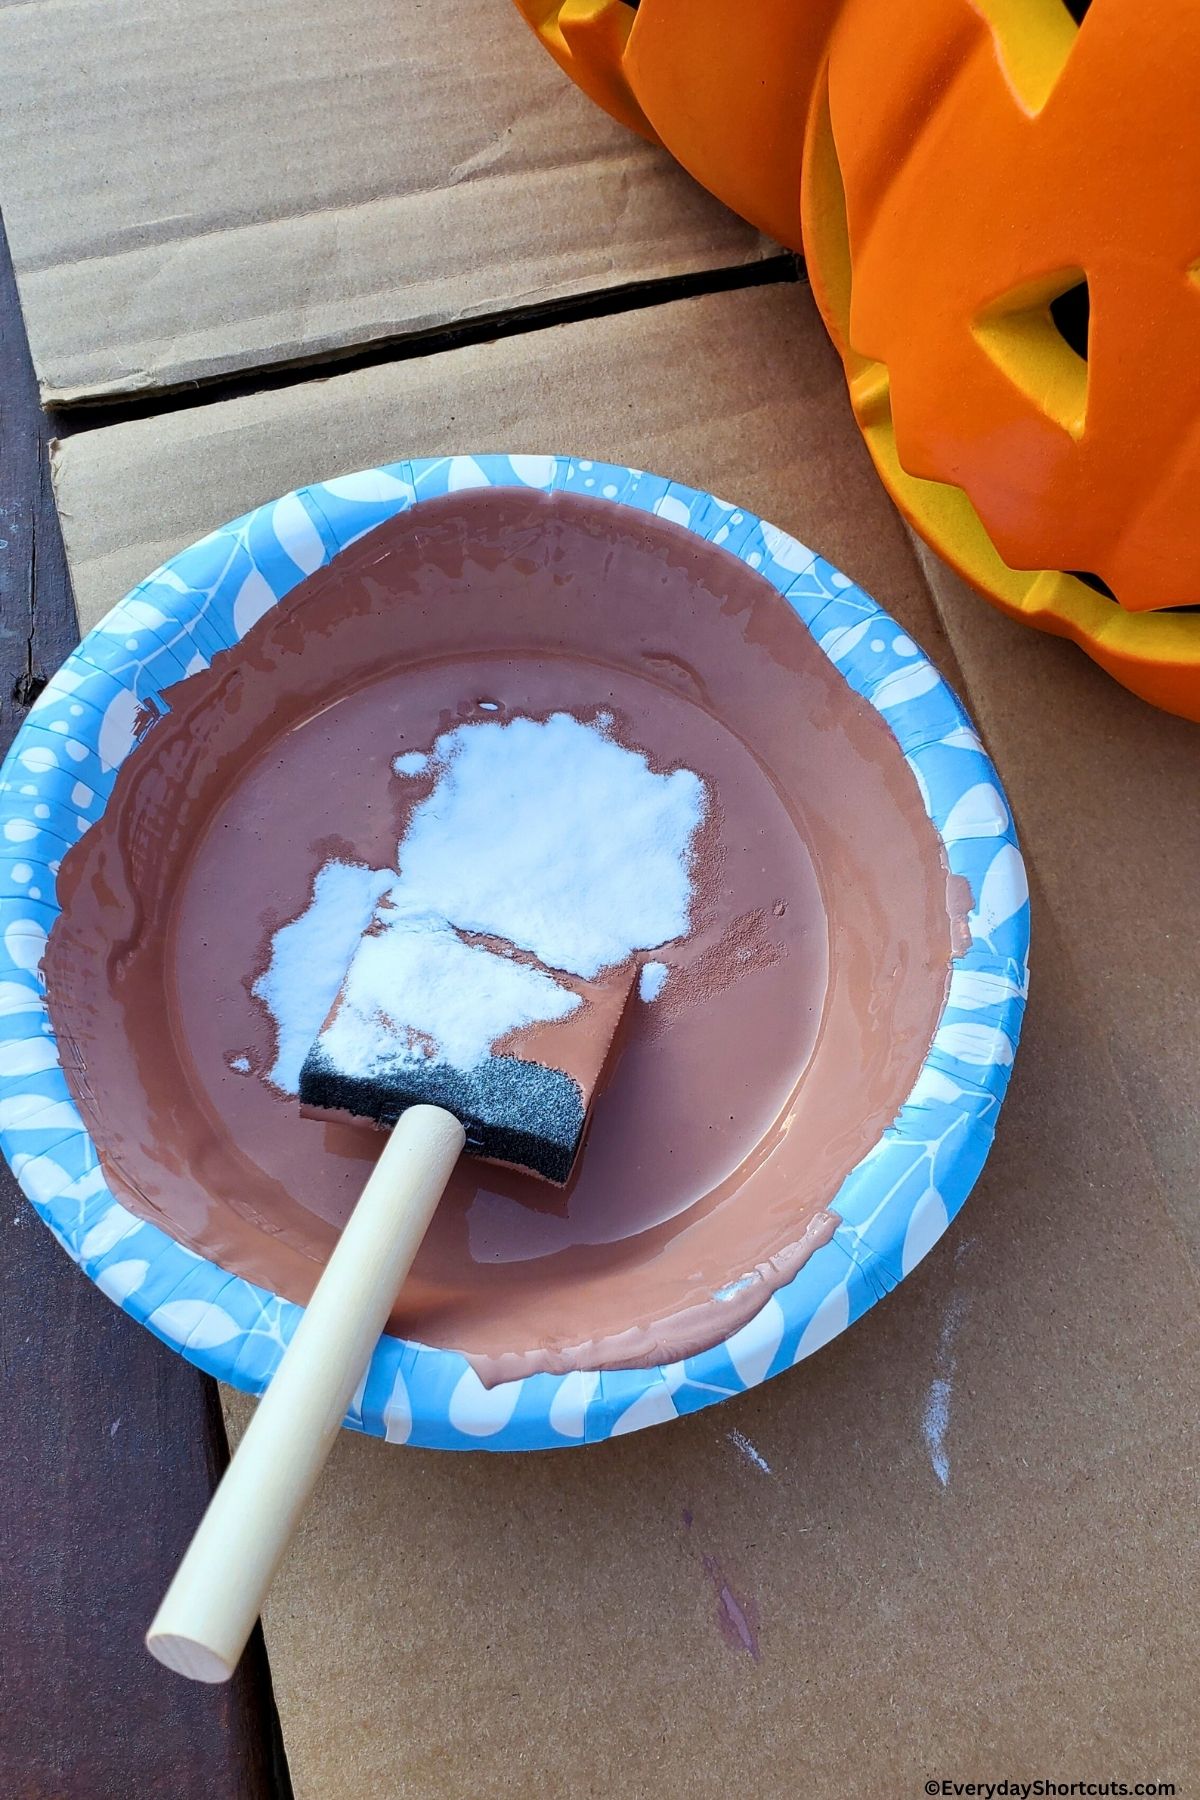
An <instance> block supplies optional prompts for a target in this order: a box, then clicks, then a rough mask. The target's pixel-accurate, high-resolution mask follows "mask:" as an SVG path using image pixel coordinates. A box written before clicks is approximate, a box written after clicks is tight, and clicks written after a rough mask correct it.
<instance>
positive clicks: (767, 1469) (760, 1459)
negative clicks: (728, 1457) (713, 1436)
mask: <svg viewBox="0 0 1200 1800" xmlns="http://www.w3.org/2000/svg"><path fill="white" fill-rule="evenodd" d="M729 1441H730V1443H731V1444H732V1445H733V1447H734V1449H735V1450H737V1451H738V1453H739V1454H740V1455H742V1456H744V1457H745V1459H746V1461H747V1462H748V1463H750V1464H751V1466H752V1467H753V1468H755V1469H758V1470H759V1472H760V1473H761V1474H763V1475H769V1474H770V1473H771V1465H770V1463H769V1462H768V1461H767V1459H766V1457H765V1456H764V1455H763V1453H762V1451H761V1450H757V1449H755V1447H754V1445H753V1444H752V1443H751V1442H750V1439H749V1438H748V1437H747V1436H746V1434H745V1432H744V1431H738V1430H737V1429H736V1428H735V1429H734V1430H733V1431H731V1432H730V1433H729Z"/></svg>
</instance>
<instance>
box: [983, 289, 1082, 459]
mask: <svg viewBox="0 0 1200 1800" xmlns="http://www.w3.org/2000/svg"><path fill="white" fill-rule="evenodd" d="M1091 310H1092V309H1091V295H1090V293H1089V290H1088V283H1087V276H1086V275H1085V274H1084V273H1083V271H1082V270H1081V269H1070V270H1067V271H1065V272H1062V273H1059V274H1055V275H1050V276H1046V277H1044V278H1043V279H1042V280H1040V281H1035V282H1029V283H1026V284H1024V285H1023V286H1021V287H1020V288H1018V289H1017V290H1016V291H1015V292H1013V293H1010V294H1006V295H1005V296H1004V297H1003V298H1002V299H1000V300H997V301H995V302H993V304H992V305H991V306H988V307H986V308H985V309H984V311H983V312H981V313H980V315H979V317H978V318H977V319H976V320H975V323H974V326H973V331H974V335H975V338H976V340H977V341H978V343H979V344H980V346H981V347H982V348H983V349H984V350H985V351H986V352H987V354H988V356H990V357H991V359H992V361H993V362H994V363H995V364H996V366H997V368H1000V369H1002V370H1003V371H1004V373H1005V375H1007V377H1008V379H1009V380H1010V381H1011V382H1012V383H1013V385H1014V386H1015V387H1018V388H1020V390H1021V392H1022V393H1023V394H1024V395H1025V396H1026V398H1027V399H1029V400H1031V401H1032V402H1033V404H1034V405H1035V406H1037V407H1039V408H1040V409H1041V411H1042V412H1044V413H1046V414H1047V415H1048V417H1050V418H1052V419H1053V420H1054V421H1055V423H1056V424H1058V425H1061V426H1062V428H1063V430H1064V431H1069V432H1070V434H1071V436H1072V437H1076V438H1077V437H1080V436H1082V434H1083V428H1084V422H1085V419H1086V416H1087V387H1088V368H1087V354H1088V338H1089V334H1090V327H1091Z"/></svg>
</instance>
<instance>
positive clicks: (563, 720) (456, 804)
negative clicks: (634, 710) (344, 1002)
mask: <svg viewBox="0 0 1200 1800" xmlns="http://www.w3.org/2000/svg"><path fill="white" fill-rule="evenodd" d="M434 759H435V762H436V764H437V765H438V767H439V770H440V772H439V775H438V780H437V785H436V786H435V788H434V791H433V793H432V794H431V795H430V796H429V798H428V799H427V800H424V801H423V802H422V803H421V804H420V805H419V806H418V807H417V808H416V809H415V811H414V812H413V815H412V818H411V820H410V822H409V827H408V831H407V833H406V834H405V837H404V840H403V842H402V843H401V845H400V852H399V854H400V884H401V887H402V889H403V891H404V893H405V895H406V896H407V898H408V901H409V903H410V904H411V905H412V906H414V907H418V908H423V909H425V910H427V911H429V912H432V913H437V914H438V915H439V916H440V917H442V918H444V919H448V920H449V921H450V923H451V924H453V925H456V926H458V927H459V928H460V929H461V930H464V931H473V932H480V933H482V934H484V935H486V936H489V937H498V938H503V939H505V940H507V942H509V943H510V944H516V945H518V946H519V947H520V948H521V949H523V950H531V951H532V952H533V953H534V955H535V956H537V957H538V958H539V960H540V961H541V962H543V963H545V964H546V965H547V966H548V967H550V968H552V969H564V970H566V971H568V972H569V973H570V974H573V975H582V976H587V977H591V976H594V975H598V974H599V972H600V970H601V969H605V968H609V967H611V966H612V965H613V964H616V963H622V962H625V961H626V960H627V958H628V957H630V956H631V955H632V954H633V953H634V952H635V951H637V950H653V949H655V948H656V947H657V946H658V945H660V944H665V943H669V942H671V941H672V940H673V939H675V938H680V937H683V936H685V935H686V933H687V930H688V926H689V922H690V920H689V908H690V904H691V898H692V877H691V870H690V868H689V852H690V848H691V842H692V837H693V835H694V833H695V831H696V829H697V827H698V826H699V824H700V822H701V820H702V819H703V817H704V807H705V791H704V784H703V782H702V781H701V780H700V778H699V776H697V775H694V774H693V773H692V771H691V770H690V769H675V770H673V771H672V772H671V773H670V774H669V775H656V774H655V773H654V772H653V770H652V769H651V768H650V765H649V763H648V762H647V761H646V758H645V757H644V756H642V755H640V754H639V753H638V752H637V751H636V750H628V749H626V748H625V746H624V745H622V744H619V743H617V742H616V741H615V740H614V739H613V738H611V737H609V736H607V735H606V731H605V728H604V727H603V726H601V724H600V723H599V721H598V722H597V723H596V724H594V725H584V724H581V723H580V721H579V720H578V719H575V718H572V717H571V715H570V714H569V713H554V714H553V715H552V716H551V717H550V718H549V719H546V720H545V721H544V722H539V721H537V720H534V719H522V718H516V719H512V720H510V721H508V722H507V723H504V724H501V723H499V722H495V723H493V722H490V721H484V722H481V723H476V724H470V725H460V726H458V727H457V728H456V729H455V730H453V731H448V732H445V733H444V734H443V735H442V736H441V737H440V738H439V739H438V740H437V743H436V744H435V745H434Z"/></svg>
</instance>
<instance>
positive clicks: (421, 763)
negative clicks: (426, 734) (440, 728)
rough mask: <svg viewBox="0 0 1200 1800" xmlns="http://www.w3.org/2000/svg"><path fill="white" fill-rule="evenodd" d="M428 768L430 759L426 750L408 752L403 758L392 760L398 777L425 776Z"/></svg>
mask: <svg viewBox="0 0 1200 1800" xmlns="http://www.w3.org/2000/svg"><path fill="white" fill-rule="evenodd" d="M428 767H429V757H428V755H427V754H426V752H425V751H424V750H406V751H405V752H404V754H403V755H402V756H393V758H392V768H393V769H394V770H395V772H396V774H397V775H423V774H424V773H425V771H426V769H427V768H428Z"/></svg>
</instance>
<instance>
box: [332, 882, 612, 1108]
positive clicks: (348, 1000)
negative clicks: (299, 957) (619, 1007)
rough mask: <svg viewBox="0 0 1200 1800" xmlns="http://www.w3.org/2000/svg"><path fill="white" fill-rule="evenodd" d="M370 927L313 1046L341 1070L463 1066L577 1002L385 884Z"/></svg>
mask: <svg viewBox="0 0 1200 1800" xmlns="http://www.w3.org/2000/svg"><path fill="white" fill-rule="evenodd" d="M389 899H390V900H394V901H395V903H396V904H395V905H394V906H393V905H392V904H390V903H389V902H385V903H384V905H383V906H381V907H380V909H379V912H378V914H377V915H376V918H377V931H372V932H371V933H370V935H369V936H367V937H364V938H363V939H362V942H361V943H360V944H359V946H358V948H357V950H356V951H355V953H354V959H353V961H352V962H351V964H350V968H349V972H348V974H347V976H346V980H345V984H344V986H343V988H342V997H341V1002H340V1004H339V1006H338V1009H337V1012H336V1014H335V1016H334V1017H333V1019H332V1020H331V1021H330V1023H329V1026H328V1028H327V1029H326V1030H325V1031H324V1032H322V1034H321V1040H320V1041H321V1049H322V1051H323V1052H324V1054H325V1056H326V1057H327V1058H328V1060H329V1062H330V1063H331V1064H332V1065H333V1067H334V1068H336V1069H339V1070H340V1071H341V1072H342V1073H343V1074H344V1075H351V1076H355V1077H361V1078H363V1079H366V1080H370V1079H371V1078H372V1077H373V1076H375V1075H378V1074H380V1073H381V1072H382V1071H383V1070H385V1069H388V1068H392V1067H395V1066H396V1065H397V1064H403V1063H417V1062H424V1061H426V1060H427V1059H428V1058H429V1056H430V1055H431V1054H433V1053H434V1052H435V1050H436V1055H437V1056H438V1058H439V1060H440V1061H442V1062H447V1063H450V1064H451V1065H452V1066H453V1067H454V1068H456V1069H464V1070H465V1069H472V1068H475V1067H476V1066H477V1065H478V1064H479V1063H481V1062H483V1060H484V1059H485V1058H486V1057H487V1056H488V1055H489V1053H490V1052H491V1048H492V1045H493V1044H494V1043H495V1042H496V1040H497V1039H498V1038H501V1037H503V1036H505V1034H506V1033H507V1032H510V1031H516V1030H518V1029H520V1028H521V1027H523V1026H526V1025H533V1024H537V1023H540V1022H542V1021H545V1020H549V1019H565V1018H566V1016H567V1014H568V1013H572V1012H574V1011H575V1009H576V1007H578V1006H580V1005H581V1004H582V1002H581V1001H580V998H579V996H578V994H575V993H572V992H571V990H570V988H567V987H564V986H563V985H562V984H561V983H560V982H557V981H554V980H553V979H552V978H551V977H550V976H549V975H545V974H543V973H542V971H541V970H540V969H535V968H531V967H530V966H529V964H527V963H520V962H514V961H513V960H512V959H511V958H509V957H507V956H501V955H497V954H496V953H495V952H494V951H491V950H485V949H483V948H482V946H480V945H478V944H466V943H464V942H463V940H462V939H461V938H460V937H459V936H458V934H457V932H455V931H454V930H453V929H452V928H451V927H450V926H449V925H447V923H446V921H445V920H444V919H442V918H439V917H438V915H437V914H436V913H427V912H414V911H413V910H412V909H411V908H410V907H408V906H406V905H405V902H404V895H403V890H402V889H400V888H395V889H393V890H392V894H391V896H390V897H389Z"/></svg>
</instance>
